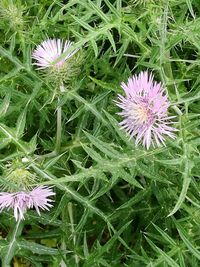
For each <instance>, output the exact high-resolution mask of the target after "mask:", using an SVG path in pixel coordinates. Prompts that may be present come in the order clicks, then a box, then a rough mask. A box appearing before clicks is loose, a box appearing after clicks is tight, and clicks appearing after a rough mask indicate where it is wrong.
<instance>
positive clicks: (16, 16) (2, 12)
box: [0, 0, 25, 30]
mask: <svg viewBox="0 0 200 267" xmlns="http://www.w3.org/2000/svg"><path fill="white" fill-rule="evenodd" d="M24 11H25V8H24V7H23V6H21V5H19V4H18V5H17V4H14V3H12V2H11V1H7V0H2V1H1V3H0V18H2V19H3V20H5V21H8V22H9V25H10V28H12V29H14V30H16V29H20V28H21V29H22V28H23V24H24V20H23V13H24Z"/></svg>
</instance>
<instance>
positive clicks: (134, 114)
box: [117, 72, 177, 149]
mask: <svg viewBox="0 0 200 267" xmlns="http://www.w3.org/2000/svg"><path fill="white" fill-rule="evenodd" d="M121 87H122V88H123V90H124V92H125V96H122V95H118V101H117V105H118V106H119V107H120V108H121V109H122V112H120V113H118V114H119V115H121V116H122V117H123V121H122V122H121V123H120V125H121V126H122V128H124V129H125V130H126V131H127V132H128V133H129V134H130V138H132V137H136V141H135V142H136V144H138V143H140V142H142V143H143V145H144V146H145V147H146V148H147V149H149V147H150V145H151V144H152V145H153V146H155V145H157V146H160V145H161V144H163V145H165V136H169V137H171V138H173V139H175V137H176V136H175V134H174V132H175V131H177V130H176V129H175V128H173V127H171V126H170V124H172V122H171V121H170V119H171V118H173V117H169V116H168V107H169V105H170V103H169V101H168V98H167V95H166V92H165V90H164V89H163V87H162V85H161V84H160V83H157V82H155V81H154V80H153V75H152V74H148V72H141V73H140V74H139V75H134V76H133V77H131V78H129V79H128V83H127V84H125V83H124V82H123V83H122V84H121Z"/></svg>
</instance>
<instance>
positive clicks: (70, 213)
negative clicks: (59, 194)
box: [68, 202, 79, 266]
mask: <svg viewBox="0 0 200 267" xmlns="http://www.w3.org/2000/svg"><path fill="white" fill-rule="evenodd" d="M68 212H69V220H70V225H71V233H72V236H73V244H74V248H75V246H76V234H75V229H74V218H73V204H72V203H71V202H69V203H68ZM74 256H75V262H76V266H79V257H78V255H77V254H76V253H75V255H74Z"/></svg>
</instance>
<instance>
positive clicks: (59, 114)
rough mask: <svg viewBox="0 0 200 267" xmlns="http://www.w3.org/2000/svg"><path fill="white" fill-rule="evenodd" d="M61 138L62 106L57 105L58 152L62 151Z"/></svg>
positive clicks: (56, 150)
mask: <svg viewBox="0 0 200 267" xmlns="http://www.w3.org/2000/svg"><path fill="white" fill-rule="evenodd" d="M58 102H59V101H58ZM61 138H62V108H61V107H57V130H56V146H55V152H56V153H57V154H58V153H59V152H60V146H61Z"/></svg>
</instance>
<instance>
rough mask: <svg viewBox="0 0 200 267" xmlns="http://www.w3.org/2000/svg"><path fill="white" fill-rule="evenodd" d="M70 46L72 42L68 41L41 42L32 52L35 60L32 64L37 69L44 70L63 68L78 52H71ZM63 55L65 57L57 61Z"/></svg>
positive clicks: (50, 40) (51, 40)
mask: <svg viewBox="0 0 200 267" xmlns="http://www.w3.org/2000/svg"><path fill="white" fill-rule="evenodd" d="M71 46H72V42H70V41H69V40H67V41H63V40H61V39H48V40H46V41H43V42H42V43H41V44H40V45H38V46H37V47H36V49H35V50H34V51H33V54H32V57H33V59H35V60H36V63H34V64H35V65H36V66H38V69H46V68H49V67H53V68H56V69H60V68H62V67H63V66H64V64H65V61H66V60H67V59H69V58H70V57H72V56H73V55H74V54H75V53H76V52H77V51H78V50H74V51H71ZM63 53H65V56H64V57H63V58H62V59H60V60H58V58H59V57H60V56H61V55H62V54H63ZM57 60H58V61H57Z"/></svg>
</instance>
